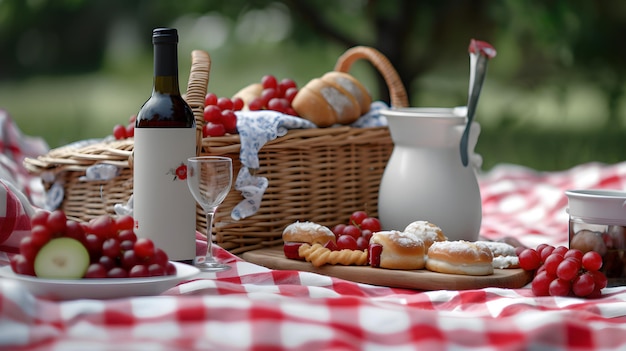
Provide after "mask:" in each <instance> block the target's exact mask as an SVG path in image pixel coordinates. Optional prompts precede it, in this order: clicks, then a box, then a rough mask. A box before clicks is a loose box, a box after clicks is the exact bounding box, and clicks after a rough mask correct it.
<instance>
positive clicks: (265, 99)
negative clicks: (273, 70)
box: [248, 75, 298, 116]
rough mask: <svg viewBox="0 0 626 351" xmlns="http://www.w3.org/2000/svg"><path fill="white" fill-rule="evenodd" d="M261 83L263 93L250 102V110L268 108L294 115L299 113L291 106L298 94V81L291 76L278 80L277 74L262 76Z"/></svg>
mask: <svg viewBox="0 0 626 351" xmlns="http://www.w3.org/2000/svg"><path fill="white" fill-rule="evenodd" d="M261 85H262V86H263V90H262V91H261V95H260V96H258V97H257V98H255V99H253V100H252V101H250V103H249V104H248V109H250V111H258V110H263V109H266V110H273V111H278V112H281V113H285V114H288V115H292V116H297V115H298V113H297V112H296V111H295V110H294V109H293V107H291V103H292V102H293V99H294V98H295V97H296V94H298V87H297V85H296V82H294V81H293V80H292V79H289V78H284V79H283V80H281V81H280V82H278V80H277V79H276V77H275V76H273V75H265V76H263V77H262V78H261Z"/></svg>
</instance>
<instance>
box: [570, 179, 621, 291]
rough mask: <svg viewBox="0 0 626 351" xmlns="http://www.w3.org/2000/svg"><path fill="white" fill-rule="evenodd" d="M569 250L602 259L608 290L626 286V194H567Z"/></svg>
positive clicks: (591, 191) (574, 191)
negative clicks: (592, 252) (596, 255)
mask: <svg viewBox="0 0 626 351" xmlns="http://www.w3.org/2000/svg"><path fill="white" fill-rule="evenodd" d="M565 194H566V195H567V197H568V202H569V207H568V213H569V246H570V248H572V249H578V250H581V251H582V252H588V251H596V252H597V253H599V254H600V255H601V256H602V262H603V263H602V268H601V271H602V272H603V273H604V274H605V275H606V277H607V278H608V286H619V285H626V256H625V254H624V252H625V251H626V192H621V191H613V190H571V191H566V192H565Z"/></svg>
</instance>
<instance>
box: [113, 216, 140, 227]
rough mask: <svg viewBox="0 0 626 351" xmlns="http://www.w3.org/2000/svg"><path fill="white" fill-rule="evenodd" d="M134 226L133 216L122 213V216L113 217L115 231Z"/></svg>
mask: <svg viewBox="0 0 626 351" xmlns="http://www.w3.org/2000/svg"><path fill="white" fill-rule="evenodd" d="M134 227H135V219H134V218H133V216H130V215H124V216H119V217H117V218H116V219H115V229H116V230H117V231H122V230H133V228H134Z"/></svg>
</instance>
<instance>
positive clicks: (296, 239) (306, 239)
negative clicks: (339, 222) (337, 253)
mask: <svg viewBox="0 0 626 351" xmlns="http://www.w3.org/2000/svg"><path fill="white" fill-rule="evenodd" d="M335 240H336V238H335V234H334V233H333V232H332V230H330V229H328V227H325V226H323V225H320V224H317V223H313V222H295V223H291V224H290V225H288V226H287V227H286V228H285V229H284V230H283V252H284V253H285V257H287V258H290V259H294V260H303V259H304V258H303V257H302V256H300V254H299V252H298V250H299V248H300V246H301V245H302V244H310V245H313V244H320V245H325V244H326V243H327V242H329V241H332V242H335Z"/></svg>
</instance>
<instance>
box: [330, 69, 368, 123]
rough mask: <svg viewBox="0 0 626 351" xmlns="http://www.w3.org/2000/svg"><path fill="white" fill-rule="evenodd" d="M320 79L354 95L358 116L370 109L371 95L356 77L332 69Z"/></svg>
mask: <svg viewBox="0 0 626 351" xmlns="http://www.w3.org/2000/svg"><path fill="white" fill-rule="evenodd" d="M322 80H323V81H326V82H329V83H331V84H335V85H338V86H340V87H341V88H343V89H344V90H345V91H347V92H348V93H349V94H350V95H352V97H354V99H355V100H356V101H357V102H358V104H359V107H360V110H361V112H360V115H359V117H360V116H361V115H363V114H365V113H367V112H368V111H369V110H370V105H371V104H372V97H371V96H370V94H369V92H368V91H367V89H366V88H365V87H364V86H363V84H361V82H359V81H358V79H356V78H354V77H353V76H351V75H350V74H348V73H345V72H337V71H332V72H328V73H326V74H324V75H323V76H322ZM357 118H358V117H357ZM340 123H341V122H340ZM348 123H352V122H348Z"/></svg>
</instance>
